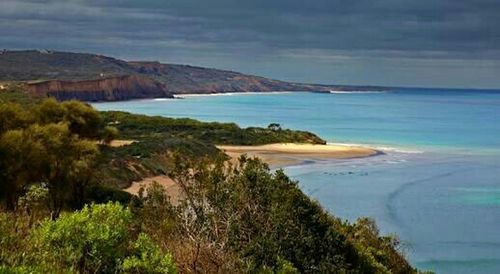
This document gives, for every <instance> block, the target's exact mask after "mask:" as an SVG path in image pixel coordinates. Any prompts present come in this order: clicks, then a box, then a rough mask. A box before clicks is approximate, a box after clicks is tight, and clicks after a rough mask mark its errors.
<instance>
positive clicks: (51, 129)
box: [28, 123, 98, 219]
mask: <svg viewBox="0 0 500 274" xmlns="http://www.w3.org/2000/svg"><path fill="white" fill-rule="evenodd" d="M28 131H29V132H30V134H31V135H33V136H35V138H36V139H37V140H39V142H40V143H41V144H42V145H43V147H44V149H45V152H46V154H45V157H44V159H43V163H42V169H41V170H42V172H43V178H44V179H45V181H46V182H47V184H48V188H49V196H50V206H51V216H52V218H53V219H55V218H57V217H58V216H59V213H60V212H61V209H62V207H63V205H64V200H65V198H66V197H67V194H68V193H73V194H74V195H83V194H82V193H81V188H84V186H85V184H86V183H87V182H88V180H89V171H90V169H91V167H92V163H93V159H94V157H95V156H96V155H97V152H98V151H97V146H96V144H95V143H94V142H92V141H88V140H84V139H80V138H78V136H76V135H74V134H72V132H71V131H70V130H69V127H68V125H67V124H62V123H59V124H47V125H44V126H40V125H36V124H35V125H33V126H31V127H30V128H28ZM73 198H75V199H79V198H81V197H78V196H76V197H75V196H74V197H73Z"/></svg>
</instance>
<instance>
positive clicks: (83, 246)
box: [31, 203, 176, 273]
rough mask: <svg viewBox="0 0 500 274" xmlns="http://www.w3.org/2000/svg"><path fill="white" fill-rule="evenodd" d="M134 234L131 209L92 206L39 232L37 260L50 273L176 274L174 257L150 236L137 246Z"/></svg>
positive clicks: (35, 236) (34, 239)
mask: <svg viewBox="0 0 500 274" xmlns="http://www.w3.org/2000/svg"><path fill="white" fill-rule="evenodd" d="M133 235H134V233H133V226H132V213H131V212H130V210H128V209H126V208H123V207H122V206H121V205H120V204H118V203H108V204H105V205H92V206H86V207H84V208H83V209H82V210H81V211H77V212H75V213H71V214H63V215H61V217H60V218H59V219H58V220H57V221H50V220H46V221H44V222H43V223H42V224H41V225H40V226H39V227H38V228H36V229H35V230H34V231H33V233H32V239H31V242H32V243H33V259H34V262H35V263H36V264H37V265H38V266H39V267H40V269H42V270H44V271H50V272H53V271H54V272H67V271H69V272H79V273H89V272H93V273H94V272H99V273H115V272H117V271H120V270H123V271H125V272H131V273H175V271H176V268H175V265H174V264H173V263H172V260H171V255H170V254H168V253H167V254H164V253H163V252H162V251H161V250H160V249H159V247H158V246H156V245H155V244H154V243H153V242H152V241H151V240H150V239H149V237H148V236H146V235H145V234H140V235H139V237H138V238H137V240H135V241H133ZM130 247H132V248H130ZM122 268H123V269H122ZM162 269H163V270H164V271H163V272H162V271H161V270H162ZM149 270H153V271H157V272H149Z"/></svg>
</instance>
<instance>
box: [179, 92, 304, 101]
mask: <svg viewBox="0 0 500 274" xmlns="http://www.w3.org/2000/svg"><path fill="white" fill-rule="evenodd" d="M294 92H311V91H262V92H260V91H242V92H214V93H185V94H184V93H177V94H174V98H175V99H182V98H184V97H209V96H231V95H255V94H261V95H271V94H286V93H294ZM311 93H312V92H311Z"/></svg>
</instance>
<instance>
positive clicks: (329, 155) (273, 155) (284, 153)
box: [217, 143, 380, 167]
mask: <svg viewBox="0 0 500 274" xmlns="http://www.w3.org/2000/svg"><path fill="white" fill-rule="evenodd" d="M217 148H219V149H220V150H222V151H224V152H225V153H226V154H227V155H228V156H230V157H231V158H232V159H233V161H234V159H237V158H238V157H239V156H240V155H242V154H247V155H249V156H256V157H259V158H261V159H262V160H263V161H265V162H266V163H268V164H269V165H270V166H271V167H284V166H288V165H295V164H300V163H302V162H304V161H307V160H324V159H349V158H361V157H369V156H374V155H377V154H379V153H380V151H378V150H375V149H372V148H368V147H361V146H351V145H337V144H328V145H313V144H291V143H288V144H269V145H261V146H222V145H221V146H217Z"/></svg>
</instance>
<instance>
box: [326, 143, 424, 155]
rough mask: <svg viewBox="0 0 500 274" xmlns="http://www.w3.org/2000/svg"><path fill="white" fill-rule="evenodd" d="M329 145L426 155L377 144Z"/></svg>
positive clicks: (408, 149) (421, 151) (418, 151)
mask: <svg viewBox="0 0 500 274" xmlns="http://www.w3.org/2000/svg"><path fill="white" fill-rule="evenodd" d="M327 145H336V146H349V147H369V148H373V149H376V150H380V151H383V152H384V151H385V152H398V153H407V154H422V153H425V151H423V150H415V149H410V148H397V147H389V146H385V145H376V144H361V143H360V144H356V143H327Z"/></svg>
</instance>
